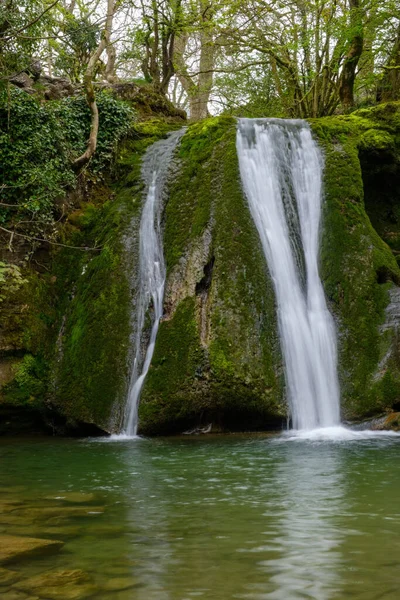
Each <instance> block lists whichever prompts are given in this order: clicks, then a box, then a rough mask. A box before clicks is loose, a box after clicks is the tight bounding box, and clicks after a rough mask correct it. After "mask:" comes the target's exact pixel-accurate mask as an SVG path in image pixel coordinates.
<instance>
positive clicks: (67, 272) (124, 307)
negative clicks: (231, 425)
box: [53, 122, 166, 430]
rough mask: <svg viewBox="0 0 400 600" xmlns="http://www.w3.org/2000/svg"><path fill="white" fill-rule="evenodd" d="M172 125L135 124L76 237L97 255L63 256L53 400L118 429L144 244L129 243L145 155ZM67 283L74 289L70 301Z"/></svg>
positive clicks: (73, 413) (74, 414)
mask: <svg viewBox="0 0 400 600" xmlns="http://www.w3.org/2000/svg"><path fill="white" fill-rule="evenodd" d="M165 132H166V126H165V124H164V123H162V122H157V123H156V122H153V124H152V126H151V127H150V126H149V125H148V124H147V125H146V127H144V126H143V127H142V126H140V125H138V126H137V127H136V126H135V128H134V130H133V131H132V133H131V136H130V138H129V139H128V140H126V141H125V142H124V144H122V145H121V146H120V148H119V149H118V153H117V157H116V164H115V171H114V175H113V178H112V180H110V182H109V185H108V187H105V188H104V187H100V188H95V189H94V190H93V192H92V194H91V197H90V202H89V203H85V205H84V210H82V212H81V214H80V215H75V217H74V223H75V227H78V228H76V229H74V230H73V231H72V232H71V233H70V235H69V238H68V239H69V241H70V243H71V240H73V242H74V244H75V245H79V246H82V245H85V244H86V245H88V246H89V247H98V248H99V250H98V251H94V252H91V253H83V254H82V253H79V252H75V253H74V252H72V251H71V250H64V251H62V252H60V253H58V255H57V257H56V265H55V269H56V272H57V280H58V285H59V297H60V314H61V315H64V324H63V325H62V329H61V332H60V340H59V346H60V349H59V359H58V360H59V364H58V365H56V369H55V391H54V397H53V402H54V403H55V404H56V406H57V407H58V409H59V410H60V411H61V412H62V413H63V414H65V415H66V416H68V417H70V418H73V419H75V420H80V421H84V422H89V423H96V424H97V425H99V426H100V427H103V428H104V429H107V430H109V429H114V428H118V425H119V419H120V413H121V411H122V409H123V406H124V403H125V399H126V393H127V383H128V375H129V364H128V358H129V349H130V334H131V324H132V323H131V313H132V302H133V298H132V291H131V285H132V284H131V281H130V273H132V272H133V265H134V262H135V261H136V259H137V257H136V254H135V252H136V249H135V248H132V247H131V244H126V243H125V241H124V240H125V238H126V239H128V238H132V237H133V236H134V235H135V231H136V229H137V227H138V224H139V211H140V206H141V203H142V191H143V183H142V180H141V176H140V170H141V159H142V156H143V153H144V152H145V150H146V149H147V147H148V146H149V145H151V144H152V143H153V142H154V141H156V140H157V139H159V138H160V137H163V136H164V135H165ZM65 286H68V287H69V289H70V294H71V296H72V297H71V298H70V299H69V301H66V300H68V299H67V298H66V296H65Z"/></svg>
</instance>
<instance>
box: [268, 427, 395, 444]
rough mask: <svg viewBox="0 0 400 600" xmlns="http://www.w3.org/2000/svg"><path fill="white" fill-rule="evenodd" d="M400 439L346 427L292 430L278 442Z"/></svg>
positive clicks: (393, 433) (388, 434) (390, 433)
mask: <svg viewBox="0 0 400 600" xmlns="http://www.w3.org/2000/svg"><path fill="white" fill-rule="evenodd" d="M396 437H397V438H400V433H398V432H396V431H374V430H372V429H364V430H361V431H359V430H355V429H350V428H348V427H343V426H337V427H320V428H317V429H311V430H301V429H300V430H296V429H292V430H290V431H287V432H285V433H283V435H281V436H280V437H279V438H277V440H276V441H279V442H301V441H308V442H349V441H359V440H372V439H379V438H381V439H383V438H396Z"/></svg>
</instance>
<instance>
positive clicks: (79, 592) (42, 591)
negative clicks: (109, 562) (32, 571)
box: [14, 569, 98, 600]
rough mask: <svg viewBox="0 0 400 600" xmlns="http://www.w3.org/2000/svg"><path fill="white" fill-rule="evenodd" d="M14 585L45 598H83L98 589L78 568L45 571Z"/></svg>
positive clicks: (60, 599) (75, 599) (52, 599)
mask: <svg viewBox="0 0 400 600" xmlns="http://www.w3.org/2000/svg"><path fill="white" fill-rule="evenodd" d="M14 587H15V588H16V589H18V590H22V591H24V592H30V593H33V594H36V595H38V596H40V597H41V598H46V600H84V598H90V597H91V596H93V595H94V594H95V593H96V592H97V591H98V588H97V587H96V586H95V585H94V584H93V583H92V581H91V578H90V576H89V575H88V574H87V573H85V571H81V570H79V569H75V570H63V569H57V570H55V571H47V572H45V573H41V574H40V575H35V576H34V577H30V578H29V579H24V580H23V581H20V582H18V583H17V584H15V586H14Z"/></svg>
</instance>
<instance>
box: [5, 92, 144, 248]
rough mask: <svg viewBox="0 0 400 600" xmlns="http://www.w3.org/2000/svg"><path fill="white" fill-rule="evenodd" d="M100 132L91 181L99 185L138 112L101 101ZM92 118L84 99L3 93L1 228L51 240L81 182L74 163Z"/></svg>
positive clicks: (108, 98)
mask: <svg viewBox="0 0 400 600" xmlns="http://www.w3.org/2000/svg"><path fill="white" fill-rule="evenodd" d="M98 105H99V113H100V123H101V131H100V134H99V139H98V151H97V153H96V155H95V156H94V158H93V160H92V161H91V163H90V165H89V172H88V173H87V179H88V178H90V179H91V180H94V181H96V180H98V179H99V177H101V172H102V171H103V170H104V169H105V168H106V167H107V166H108V165H109V164H110V163H111V161H112V159H113V156H114V154H115V151H116V147H117V144H118V141H119V140H120V139H121V138H122V137H123V136H125V135H126V134H127V133H128V131H129V130H130V128H131V126H132V121H133V119H134V112H133V110H132V108H131V107H130V106H129V105H128V104H126V103H124V102H121V101H118V100H115V99H114V98H113V97H112V96H111V95H110V94H108V93H102V94H99V96H98ZM89 128H90V113H89V108H88V106H87V105H86V102H85V100H84V98H83V97H82V96H77V97H71V98H65V99H63V100H60V101H51V102H45V103H44V104H41V103H39V101H38V100H37V99H36V98H34V97H33V96H30V95H29V94H27V93H26V92H24V91H21V90H18V89H14V88H13V89H12V90H11V91H10V93H9V94H8V93H7V91H6V90H3V91H2V92H1V93H0V164H1V184H2V203H3V204H4V205H5V206H4V207H3V208H2V211H1V216H0V225H3V226H5V227H6V228H8V229H12V230H13V231H15V232H16V233H17V235H18V233H21V234H26V235H28V236H36V237H37V236H39V237H43V236H50V237H51V236H52V235H53V234H54V230H53V227H54V223H55V221H57V220H58V219H59V218H60V216H62V213H63V207H62V203H63V200H64V199H65V196H66V194H67V192H70V191H71V190H72V189H73V188H74V187H76V185H77V183H78V180H77V176H76V173H75V172H74V170H73V160H74V159H75V158H76V157H77V156H78V155H79V154H81V153H82V152H83V150H84V149H85V145H86V139H87V137H88V135H89Z"/></svg>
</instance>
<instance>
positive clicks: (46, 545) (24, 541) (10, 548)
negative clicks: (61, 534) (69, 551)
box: [0, 534, 64, 564]
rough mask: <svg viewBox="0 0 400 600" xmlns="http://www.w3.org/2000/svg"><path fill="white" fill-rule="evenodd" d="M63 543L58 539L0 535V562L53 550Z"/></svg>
mask: <svg viewBox="0 0 400 600" xmlns="http://www.w3.org/2000/svg"><path fill="white" fill-rule="evenodd" d="M63 545H64V542H61V541H60V540H44V539H40V538H29V537H22V536H21V537H19V536H13V535H5V534H1V535H0V564H3V563H6V562H9V561H15V560H19V559H21V558H26V557H29V556H35V555H37V554H44V553H46V552H54V551H57V550H59V549H60V548H61V547H62V546H63Z"/></svg>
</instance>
